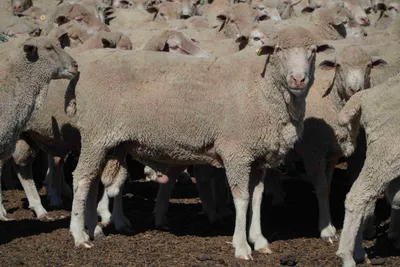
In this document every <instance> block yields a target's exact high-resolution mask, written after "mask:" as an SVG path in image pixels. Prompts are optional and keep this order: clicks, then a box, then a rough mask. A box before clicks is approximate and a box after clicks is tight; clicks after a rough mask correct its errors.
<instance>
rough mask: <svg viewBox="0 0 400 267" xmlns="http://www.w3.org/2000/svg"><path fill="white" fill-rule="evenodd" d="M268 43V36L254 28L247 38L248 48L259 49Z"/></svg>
mask: <svg viewBox="0 0 400 267" xmlns="http://www.w3.org/2000/svg"><path fill="white" fill-rule="evenodd" d="M267 42H268V36H267V35H266V34H265V33H263V32H262V31H261V30H260V29H258V28H255V29H253V30H252V31H251V33H250V36H249V42H248V45H249V46H255V47H261V46H263V45H264V44H266V43H267Z"/></svg>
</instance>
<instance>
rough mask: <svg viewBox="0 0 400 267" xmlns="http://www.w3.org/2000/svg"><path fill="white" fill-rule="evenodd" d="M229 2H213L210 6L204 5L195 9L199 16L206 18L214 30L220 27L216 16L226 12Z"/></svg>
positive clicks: (220, 0) (222, 0) (218, 0)
mask: <svg viewBox="0 0 400 267" xmlns="http://www.w3.org/2000/svg"><path fill="white" fill-rule="evenodd" d="M230 5H231V4H230V1H229V0H214V1H212V3H211V4H209V3H206V4H204V5H202V6H200V7H199V8H198V9H197V13H198V14H199V15H202V16H205V17H206V18H208V20H209V22H210V24H211V26H212V27H213V28H216V27H218V26H220V25H221V21H219V20H218V19H217V16H218V15H219V14H220V13H221V12H223V11H224V10H226V9H227V8H228V7H229V6H230Z"/></svg>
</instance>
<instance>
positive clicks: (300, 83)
mask: <svg viewBox="0 0 400 267" xmlns="http://www.w3.org/2000/svg"><path fill="white" fill-rule="evenodd" d="M290 81H291V83H292V85H294V86H295V87H298V88H303V87H304V81H305V77H304V75H291V76H290Z"/></svg>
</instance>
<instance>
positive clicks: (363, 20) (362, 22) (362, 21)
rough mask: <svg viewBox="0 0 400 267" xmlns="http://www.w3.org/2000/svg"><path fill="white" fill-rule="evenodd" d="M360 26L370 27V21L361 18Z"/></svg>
mask: <svg viewBox="0 0 400 267" xmlns="http://www.w3.org/2000/svg"><path fill="white" fill-rule="evenodd" d="M360 22H361V23H360V24H361V25H369V19H368V18H360Z"/></svg>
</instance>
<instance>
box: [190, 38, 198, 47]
mask: <svg viewBox="0 0 400 267" xmlns="http://www.w3.org/2000/svg"><path fill="white" fill-rule="evenodd" d="M190 40H192V42H193V43H195V44H197V45H199V41H197V40H196V39H193V38H190Z"/></svg>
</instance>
